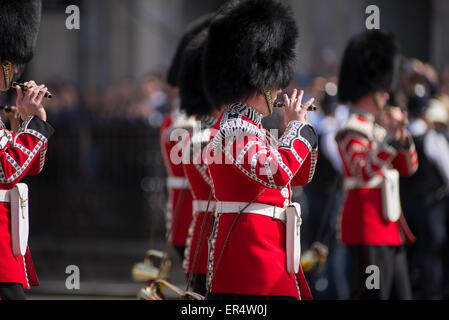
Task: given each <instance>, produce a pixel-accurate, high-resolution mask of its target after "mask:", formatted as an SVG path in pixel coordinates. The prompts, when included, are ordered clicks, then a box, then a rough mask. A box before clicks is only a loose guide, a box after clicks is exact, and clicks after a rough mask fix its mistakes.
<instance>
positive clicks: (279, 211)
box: [216, 201, 286, 222]
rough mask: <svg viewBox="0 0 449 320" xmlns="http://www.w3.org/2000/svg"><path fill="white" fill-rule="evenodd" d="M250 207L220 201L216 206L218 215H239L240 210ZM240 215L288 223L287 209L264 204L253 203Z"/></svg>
mask: <svg viewBox="0 0 449 320" xmlns="http://www.w3.org/2000/svg"><path fill="white" fill-rule="evenodd" d="M246 206H248V203H246V202H227V201H218V202H217V204H216V209H217V213H219V214H222V213H237V212H240V210H242V209H245V207H246ZM240 213H253V214H258V215H261V216H266V217H271V218H273V219H278V220H281V221H283V222H285V221H286V216H285V209H284V208H279V207H276V206H272V205H268V204H264V203H252V204H250V205H249V206H248V207H247V208H246V209H245V210H243V212H240Z"/></svg>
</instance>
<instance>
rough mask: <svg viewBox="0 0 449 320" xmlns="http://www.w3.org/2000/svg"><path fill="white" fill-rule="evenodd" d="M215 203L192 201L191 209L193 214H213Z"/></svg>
mask: <svg viewBox="0 0 449 320" xmlns="http://www.w3.org/2000/svg"><path fill="white" fill-rule="evenodd" d="M215 204H216V202H215V201H210V202H209V201H207V200H193V201H192V207H193V211H194V212H214V211H215Z"/></svg>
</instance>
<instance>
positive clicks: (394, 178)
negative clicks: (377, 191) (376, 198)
mask: <svg viewBox="0 0 449 320" xmlns="http://www.w3.org/2000/svg"><path fill="white" fill-rule="evenodd" d="M382 212H383V216H384V219H385V220H386V221H390V222H396V221H398V220H399V218H400V217H401V200H400V196H399V172H398V171H397V170H395V169H389V170H385V172H384V178H383V180H382Z"/></svg>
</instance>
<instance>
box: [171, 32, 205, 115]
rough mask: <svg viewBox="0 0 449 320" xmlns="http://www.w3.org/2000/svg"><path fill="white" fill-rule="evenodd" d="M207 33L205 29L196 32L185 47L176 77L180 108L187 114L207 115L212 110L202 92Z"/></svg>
mask: <svg viewBox="0 0 449 320" xmlns="http://www.w3.org/2000/svg"><path fill="white" fill-rule="evenodd" d="M207 35H208V30H207V29H204V30H203V31H201V32H200V33H199V34H197V36H196V37H195V38H193V39H192V40H191V41H190V43H189V44H188V45H187V46H186V47H185V49H184V54H183V58H182V63H181V69H180V72H179V77H178V83H179V94H180V97H181V109H182V110H184V111H185V112H186V113H187V115H189V116H192V115H208V114H210V113H211V112H212V110H213V108H212V105H211V103H210V102H209V101H208V100H207V98H206V96H205V93H204V87H203V77H202V73H201V66H202V60H203V51H204V46H205V44H206V42H207Z"/></svg>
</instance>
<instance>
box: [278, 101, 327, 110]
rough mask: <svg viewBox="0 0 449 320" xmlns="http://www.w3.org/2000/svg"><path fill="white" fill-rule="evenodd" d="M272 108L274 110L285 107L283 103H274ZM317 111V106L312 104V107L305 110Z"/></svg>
mask: <svg viewBox="0 0 449 320" xmlns="http://www.w3.org/2000/svg"><path fill="white" fill-rule="evenodd" d="M274 107H275V108H283V107H285V103H282V102H275V103H274ZM317 110H318V108H317V106H316V105H314V104H312V105H311V106H310V107H309V108H308V109H307V111H317Z"/></svg>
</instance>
